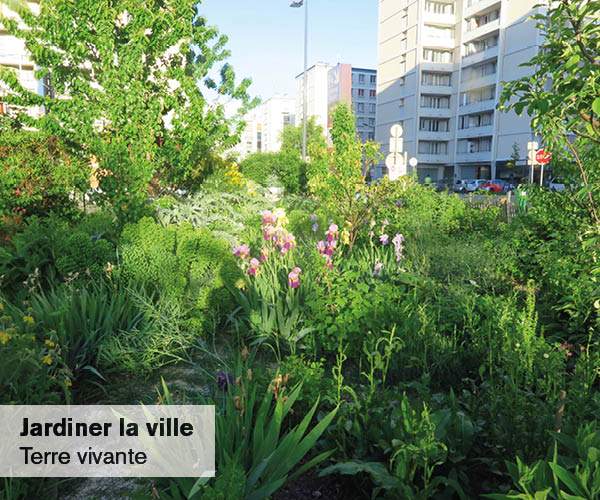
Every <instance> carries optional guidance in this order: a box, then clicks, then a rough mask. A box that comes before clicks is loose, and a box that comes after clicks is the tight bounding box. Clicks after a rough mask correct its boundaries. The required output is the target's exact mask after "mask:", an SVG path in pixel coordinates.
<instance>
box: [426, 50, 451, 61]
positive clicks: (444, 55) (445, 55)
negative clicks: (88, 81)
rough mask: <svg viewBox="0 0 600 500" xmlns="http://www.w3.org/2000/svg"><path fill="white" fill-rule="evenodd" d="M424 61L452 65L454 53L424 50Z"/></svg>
mask: <svg viewBox="0 0 600 500" xmlns="http://www.w3.org/2000/svg"><path fill="white" fill-rule="evenodd" d="M423 59H424V60H425V61H427V62H434V63H451V62H452V51H451V50H440V49H423Z"/></svg>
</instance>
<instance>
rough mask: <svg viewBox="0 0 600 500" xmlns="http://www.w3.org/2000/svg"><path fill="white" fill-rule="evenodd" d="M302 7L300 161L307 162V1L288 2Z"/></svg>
mask: <svg viewBox="0 0 600 500" xmlns="http://www.w3.org/2000/svg"><path fill="white" fill-rule="evenodd" d="M303 5H304V76H303V79H302V80H303V83H302V85H303V87H304V88H303V96H302V160H303V161H306V160H307V151H306V149H307V146H306V144H307V140H308V119H307V118H308V117H307V115H308V0H296V1H292V2H290V7H292V8H294V9H298V8H300V7H302V6H303Z"/></svg>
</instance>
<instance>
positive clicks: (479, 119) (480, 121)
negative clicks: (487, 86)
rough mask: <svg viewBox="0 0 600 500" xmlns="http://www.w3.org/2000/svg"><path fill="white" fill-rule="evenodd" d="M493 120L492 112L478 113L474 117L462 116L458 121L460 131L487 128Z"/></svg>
mask: <svg viewBox="0 0 600 500" xmlns="http://www.w3.org/2000/svg"><path fill="white" fill-rule="evenodd" d="M493 120H494V112H493V111H491V112H487V113H478V114H474V115H462V116H461V117H460V118H459V121H458V128H460V129H461V130H464V129H469V128H477V127H487V126H489V125H491V124H492V121H493Z"/></svg>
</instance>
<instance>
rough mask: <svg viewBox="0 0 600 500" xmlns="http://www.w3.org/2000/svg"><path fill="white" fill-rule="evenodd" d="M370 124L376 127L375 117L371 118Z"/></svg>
mask: <svg viewBox="0 0 600 500" xmlns="http://www.w3.org/2000/svg"><path fill="white" fill-rule="evenodd" d="M369 126H370V127H374V126H375V118H369Z"/></svg>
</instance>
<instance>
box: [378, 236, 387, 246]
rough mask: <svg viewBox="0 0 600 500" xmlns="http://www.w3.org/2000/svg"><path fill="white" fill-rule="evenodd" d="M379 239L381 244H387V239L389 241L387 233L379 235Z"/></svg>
mask: <svg viewBox="0 0 600 500" xmlns="http://www.w3.org/2000/svg"><path fill="white" fill-rule="evenodd" d="M379 241H381V244H382V245H387V244H388V243H389V241H390V237H389V236H388V235H387V234H382V235H381V236H380V237H379Z"/></svg>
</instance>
